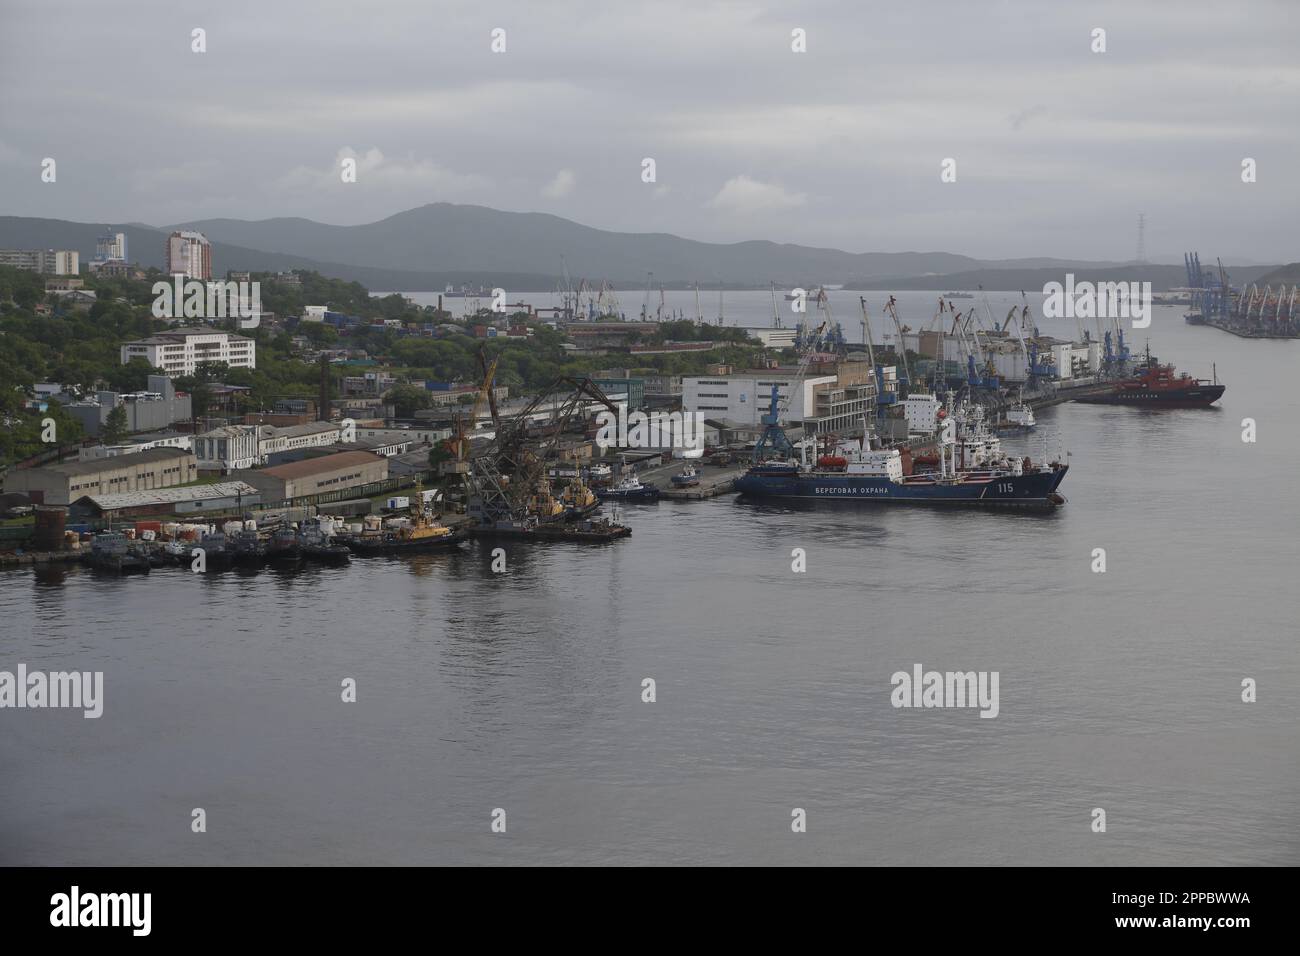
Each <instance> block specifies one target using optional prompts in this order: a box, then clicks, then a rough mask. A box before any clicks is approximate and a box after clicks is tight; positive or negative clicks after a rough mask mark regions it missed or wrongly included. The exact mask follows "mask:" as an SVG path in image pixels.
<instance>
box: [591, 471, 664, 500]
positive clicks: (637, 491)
mask: <svg viewBox="0 0 1300 956" xmlns="http://www.w3.org/2000/svg"><path fill="white" fill-rule="evenodd" d="M596 494H597V496H599V497H600V498H601V500H605V499H607V498H614V499H617V500H619V501H658V500H659V489H658V488H656V487H655V486H654V485H652V484H642V482H641V479H640V478H638V477H637V476H636V475H628V476H626V477H624V478H620V479H619V480H618V481H617V482H616V483H615V484H614V485H613V486H611V487H609V488H601V489H597V491H596Z"/></svg>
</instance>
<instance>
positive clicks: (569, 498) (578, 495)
mask: <svg viewBox="0 0 1300 956" xmlns="http://www.w3.org/2000/svg"><path fill="white" fill-rule="evenodd" d="M560 503H561V504H562V505H564V520H565V521H579V520H581V519H582V518H585V517H587V515H589V514H591V513H592V512H594V511H595V510H596V509H597V508H599V507H600V498H599V497H597V496H596V494H595V493H594V492H593V491H592V490H591V489H590V488H588V487H587V486H586V485H584V484H583V483H582V479H581V478H575V479H574V480H573V481H571V482H569V485H568V487H567V488H565V489H564V491H562V492H560Z"/></svg>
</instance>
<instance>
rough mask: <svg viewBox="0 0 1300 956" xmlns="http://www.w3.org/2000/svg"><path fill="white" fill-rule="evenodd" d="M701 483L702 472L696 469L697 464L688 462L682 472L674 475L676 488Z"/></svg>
mask: <svg viewBox="0 0 1300 956" xmlns="http://www.w3.org/2000/svg"><path fill="white" fill-rule="evenodd" d="M699 483H700V473H699V472H698V471H696V470H695V466H694V465H693V464H691V463H690V462H687V464H686V467H685V468H683V469H682V470H681V471H680V472H678V473H677V474H675V475H673V487H674V488H690V487H692V486H694V485H698V484H699Z"/></svg>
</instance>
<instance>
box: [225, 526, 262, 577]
mask: <svg viewBox="0 0 1300 956" xmlns="http://www.w3.org/2000/svg"><path fill="white" fill-rule="evenodd" d="M266 557H267V555H266V545H265V544H263V543H262V539H261V537H260V536H259V535H258V533H257V530H256V529H254V528H244V529H243V530H242V531H237V532H235V539H234V541H233V542H231V548H230V560H231V561H232V562H234V564H236V565H238V566H239V567H244V568H258V567H261V566H262V565H263V564H264V563H265V562H266Z"/></svg>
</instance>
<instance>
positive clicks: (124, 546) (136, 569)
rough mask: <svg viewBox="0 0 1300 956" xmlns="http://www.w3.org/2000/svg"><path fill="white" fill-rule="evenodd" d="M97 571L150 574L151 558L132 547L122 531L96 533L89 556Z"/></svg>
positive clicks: (91, 564)
mask: <svg viewBox="0 0 1300 956" xmlns="http://www.w3.org/2000/svg"><path fill="white" fill-rule="evenodd" d="M87 560H88V561H89V563H90V566H91V567H92V568H94V569H95V570H96V571H107V572H109V573H110V574H148V573H149V558H148V557H147V556H145V555H143V554H141V553H139V552H137V551H136V550H134V549H133V548H132V547H131V542H130V540H129V539H128V538H127V536H126V535H124V534H122V532H120V531H104V532H101V533H100V534H97V535H95V537H94V539H93V540H92V541H91V544H90V554H89V555H88V557H87Z"/></svg>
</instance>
